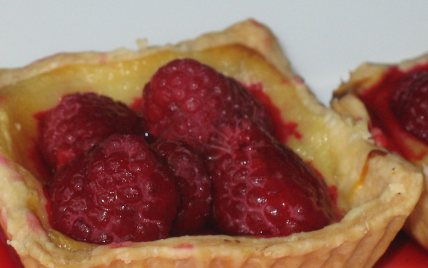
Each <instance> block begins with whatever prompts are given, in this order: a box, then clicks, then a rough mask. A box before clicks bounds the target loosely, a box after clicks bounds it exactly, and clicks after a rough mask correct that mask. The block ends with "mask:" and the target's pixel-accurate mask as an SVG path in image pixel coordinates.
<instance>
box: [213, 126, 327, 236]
mask: <svg viewBox="0 0 428 268" xmlns="http://www.w3.org/2000/svg"><path fill="white" fill-rule="evenodd" d="M205 153H206V157H207V159H208V167H209V171H210V174H211V176H212V191H213V205H214V208H213V213H214V218H215V221H216V224H217V226H218V228H219V229H220V230H221V231H222V232H224V233H226V234H230V235H255V234H258V235H267V236H271V235H272V236H286V235H289V234H291V233H296V232H305V231H312V230H317V229H320V228H323V227H324V226H325V225H327V224H329V223H331V222H332V221H333V220H334V212H333V205H332V201H331V199H330V197H329V194H328V189H327V186H326V184H325V182H324V181H323V179H322V178H320V177H319V176H317V175H316V173H315V172H314V171H313V170H312V169H311V168H310V167H309V166H308V165H307V164H306V163H304V162H303V160H302V159H301V158H300V157H299V156H298V155H297V154H295V153H294V152H293V151H292V150H291V149H289V148H288V147H286V146H285V145H282V144H280V143H278V142H277V141H276V140H274V139H273V138H272V137H271V136H270V135H269V134H267V133H266V132H264V131H263V130H261V129H260V128H259V127H258V126H257V125H255V124H253V123H252V122H250V121H248V120H240V121H232V122H231V123H228V124H221V125H220V127H219V130H218V132H217V133H216V134H214V135H213V136H212V137H211V140H210V142H209V143H208V145H207V147H206V150H205Z"/></svg>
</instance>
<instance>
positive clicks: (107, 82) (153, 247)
mask: <svg viewBox="0 0 428 268" xmlns="http://www.w3.org/2000/svg"><path fill="white" fill-rule="evenodd" d="M182 57H191V58H195V59H197V60H199V61H201V62H203V63H205V64H207V65H210V66H212V67H214V68H215V69H217V70H218V71H220V72H222V73H224V74H226V75H229V76H232V77H234V78H236V79H237V80H238V81H240V82H242V83H244V84H250V85H251V84H260V85H261V86H262V88H263V90H264V92H265V93H266V94H267V95H268V96H269V97H270V99H271V101H272V102H273V104H274V105H275V106H276V107H278V108H279V109H280V112H281V116H282V119H283V120H284V121H285V122H294V123H297V131H298V132H299V133H300V135H294V136H290V137H288V139H287V144H288V145H289V146H290V147H291V148H293V149H294V150H295V151H296V152H298V153H299V154H300V155H301V156H302V158H304V159H305V160H306V161H308V162H311V163H312V165H313V166H314V167H315V168H316V169H317V170H318V171H319V172H320V173H321V174H322V175H323V176H324V177H325V179H326V181H327V184H328V185H330V186H332V185H335V186H336V187H337V190H338V206H339V208H340V209H341V210H343V211H344V212H345V215H344V217H343V219H341V221H340V222H338V223H334V224H332V225H329V226H327V227H325V228H323V229H321V230H318V231H313V232H307V233H297V234H293V235H290V236H287V237H277V238H258V237H231V236H225V235H207V236H184V237H178V238H168V239H164V240H158V241H153V242H139V243H131V242H129V243H122V244H120V245H117V244H111V245H101V246H100V245H90V244H87V243H82V242H76V241H73V240H71V239H69V238H67V237H65V236H64V235H62V234H59V233H58V232H55V231H54V230H52V229H51V227H50V225H49V221H48V218H47V211H46V208H45V206H46V203H47V200H46V198H45V196H44V194H43V185H42V184H43V183H41V177H42V175H41V174H40V172H39V171H38V169H37V165H36V164H35V163H34V161H35V160H34V159H33V158H31V156H29V155H28V152H29V151H31V148H34V141H35V139H36V138H37V126H36V120H35V119H34V118H33V115H34V114H35V113H36V112H39V111H40V110H41V107H43V109H48V108H50V107H52V106H53V105H55V104H56V103H57V102H58V99H59V97H60V96H62V95H63V94H65V93H69V92H72V91H75V90H78V91H96V92H99V93H102V94H106V95H109V96H111V97H113V98H114V99H117V100H121V101H123V102H125V103H127V104H130V103H132V101H133V100H134V99H135V97H136V96H140V95H141V90H142V86H143V85H144V83H145V82H146V81H148V80H149V78H150V76H151V74H152V73H153V72H154V71H155V70H156V69H157V68H158V67H159V66H161V65H163V64H164V63H166V62H168V61H169V60H171V59H174V58H182ZM0 88H1V97H0V128H1V130H2V131H1V132H0V174H1V176H0V178H1V180H2V187H0V208H1V215H2V217H1V219H2V221H1V225H2V227H3V228H4V229H5V230H6V233H7V236H8V238H9V241H10V242H9V243H10V244H11V245H12V246H13V247H14V248H15V249H16V250H17V252H18V253H19V255H20V256H21V258H22V261H23V263H25V265H26V266H28V267H79V268H84V267H371V266H372V265H373V264H374V263H375V262H376V260H377V259H378V258H379V257H380V256H381V255H382V254H383V252H384V251H385V249H386V248H387V247H388V245H389V243H390V242H391V240H392V239H393V238H394V236H395V235H396V233H397V232H398V230H400V228H401V227H402V225H403V224H404V222H405V219H406V218H407V216H408V214H409V213H410V211H411V210H412V209H413V207H414V206H415V204H416V202H417V200H418V197H419V193H420V191H421V188H422V175H421V173H420V172H419V170H418V169H417V168H416V167H414V166H413V165H410V164H409V163H407V162H406V161H403V160H402V159H401V158H400V157H398V156H395V155H391V154H388V153H386V152H384V151H381V150H380V149H379V148H377V147H375V146H374V145H372V144H370V143H369V142H367V141H366V140H365V139H364V138H362V136H363V135H365V136H368V133H367V130H366V129H364V126H363V125H361V124H353V122H352V121H350V120H344V119H343V118H342V117H341V116H339V115H338V114H336V113H335V112H333V111H332V110H330V109H328V108H326V107H324V106H323V105H321V104H320V103H319V102H318V101H317V100H316V98H315V97H314V96H313V95H312V94H311V92H310V91H309V90H308V88H307V87H306V86H305V84H304V83H303V82H302V80H301V79H300V78H299V77H298V76H296V75H295V74H293V73H292V72H291V71H290V68H289V63H288V61H287V60H286V59H285V57H284V56H283V54H282V52H281V50H280V48H279V45H278V43H277V41H276V39H275V37H274V36H273V34H272V33H271V32H270V31H269V30H268V29H267V28H266V27H265V26H263V25H261V24H259V23H257V22H255V21H253V20H248V21H244V22H242V23H239V24H236V25H234V26H232V27H230V28H228V29H226V30H224V31H222V32H219V33H210V34H206V35H204V36H201V37H199V38H197V39H195V40H192V41H186V42H183V43H180V44H178V45H168V46H165V47H154V48H151V47H146V46H142V47H141V49H140V50H139V51H129V50H123V49H122V50H118V51H114V52H112V53H77V54H61V55H56V56H53V57H50V58H47V59H44V60H41V61H38V62H35V63H33V64H31V65H29V66H27V67H25V68H22V69H15V70H1V71H0ZM40 96H43V98H41V97H40ZM23 106H25V107H23ZM43 109H42V110H43Z"/></svg>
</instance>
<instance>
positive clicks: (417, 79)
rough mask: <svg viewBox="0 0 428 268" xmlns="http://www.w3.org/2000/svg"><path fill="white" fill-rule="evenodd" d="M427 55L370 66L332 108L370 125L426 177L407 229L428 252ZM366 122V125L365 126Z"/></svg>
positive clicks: (375, 137) (377, 138)
mask: <svg viewBox="0 0 428 268" xmlns="http://www.w3.org/2000/svg"><path fill="white" fill-rule="evenodd" d="M427 81H428V56H427V55H423V56H420V57H418V58H414V59H410V60H406V61H403V62H401V63H397V64H374V63H365V64H362V65H361V66H359V67H358V68H357V69H356V70H355V71H353V72H352V73H351V76H350V79H349V81H347V82H345V83H343V84H342V85H341V86H340V87H339V89H338V90H336V91H335V93H334V98H333V100H332V107H333V108H334V109H335V110H336V111H338V112H339V113H341V114H344V115H348V116H351V117H352V118H354V119H355V120H356V121H357V122H358V123H359V124H360V123H362V124H366V126H367V127H368V130H369V132H370V135H371V136H370V138H369V139H370V140H371V141H372V142H374V143H375V144H376V145H379V146H382V147H385V148H386V149H388V150H389V151H391V152H393V153H396V154H399V155H401V156H402V157H404V158H405V159H407V160H408V161H410V162H411V163H413V164H415V165H416V166H418V167H419V168H420V169H421V170H422V172H423V173H424V174H425V176H424V177H425V187H424V190H423V192H422V195H421V198H420V200H419V202H418V204H417V205H416V207H415V210H414V211H413V213H412V214H411V215H410V217H409V218H408V220H407V223H406V225H405V228H406V230H407V231H408V232H409V233H410V235H411V236H413V237H414V238H415V239H416V240H417V241H418V242H419V243H420V244H421V245H422V246H424V247H425V248H428V188H427V184H426V170H425V166H426V164H427V163H428V140H427V134H428V132H427V127H428V121H427V120H426V112H427V110H426V102H427V100H428V96H427ZM363 122H364V123H363Z"/></svg>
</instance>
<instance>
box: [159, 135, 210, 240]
mask: <svg viewBox="0 0 428 268" xmlns="http://www.w3.org/2000/svg"><path fill="white" fill-rule="evenodd" d="M152 148H153V149H154V151H156V152H158V153H159V154H160V155H162V156H163V157H164V158H165V159H166V162H167V163H168V164H169V166H170V167H171V169H172V170H173V171H174V174H175V176H176V183H177V185H178V189H179V192H180V196H181V206H180V207H179V209H178V213H177V217H176V219H175V221H174V223H173V227H172V231H171V234H172V235H174V236H181V235H188V234H195V233H196V232H197V231H199V230H201V228H202V227H204V225H205V223H206V222H207V221H208V218H209V215H210V212H211V181H210V179H209V175H208V173H207V170H206V168H205V165H204V162H203V159H202V156H201V155H200V154H199V153H198V151H196V150H195V149H194V148H193V147H191V146H189V145H188V144H186V143H185V142H182V141H178V140H177V141H167V140H158V141H157V142H155V143H154V144H152Z"/></svg>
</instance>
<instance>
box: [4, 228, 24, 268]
mask: <svg viewBox="0 0 428 268" xmlns="http://www.w3.org/2000/svg"><path fill="white" fill-rule="evenodd" d="M0 262H1V267H2V268H24V266H23V265H22V263H21V260H20V259H19V257H18V254H17V253H16V251H15V249H14V248H13V247H12V246H10V245H8V244H7V242H6V235H5V234H4V231H3V229H2V228H1V227H0Z"/></svg>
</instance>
